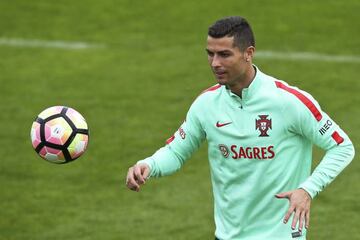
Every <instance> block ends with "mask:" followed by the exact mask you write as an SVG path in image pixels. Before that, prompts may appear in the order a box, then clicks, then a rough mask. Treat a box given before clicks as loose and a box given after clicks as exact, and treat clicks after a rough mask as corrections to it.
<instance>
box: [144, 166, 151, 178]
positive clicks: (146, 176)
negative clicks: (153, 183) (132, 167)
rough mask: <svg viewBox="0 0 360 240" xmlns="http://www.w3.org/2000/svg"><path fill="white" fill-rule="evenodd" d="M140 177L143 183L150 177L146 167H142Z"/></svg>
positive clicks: (148, 169)
mask: <svg viewBox="0 0 360 240" xmlns="http://www.w3.org/2000/svg"><path fill="white" fill-rule="evenodd" d="M142 172H143V173H142V176H143V178H144V179H145V181H146V180H147V179H148V178H149V175H150V168H149V167H148V166H144V167H143V169H142Z"/></svg>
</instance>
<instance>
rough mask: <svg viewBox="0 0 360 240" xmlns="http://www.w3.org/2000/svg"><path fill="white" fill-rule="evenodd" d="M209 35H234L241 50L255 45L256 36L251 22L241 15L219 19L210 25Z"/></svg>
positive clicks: (235, 44)
mask: <svg viewBox="0 0 360 240" xmlns="http://www.w3.org/2000/svg"><path fill="white" fill-rule="evenodd" d="M208 35H209V36H210V37H213V38H222V37H225V36H227V37H232V36H234V46H236V47H238V48H239V49H240V50H241V51H244V50H245V49H246V48H248V47H250V46H253V47H255V38H254V34H253V31H252V30H251V27H250V24H249V23H248V21H246V19H245V18H243V17H240V16H231V17H226V18H222V19H219V20H217V21H216V22H215V23H214V24H213V25H211V26H210V27H209V30H208Z"/></svg>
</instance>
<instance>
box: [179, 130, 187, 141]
mask: <svg viewBox="0 0 360 240" xmlns="http://www.w3.org/2000/svg"><path fill="white" fill-rule="evenodd" d="M179 134H180V137H181V138H182V139H185V137H186V133H185V131H184V129H182V127H180V128H179Z"/></svg>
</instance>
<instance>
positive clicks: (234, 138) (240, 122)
mask: <svg viewBox="0 0 360 240" xmlns="http://www.w3.org/2000/svg"><path fill="white" fill-rule="evenodd" d="M203 124H204V129H205V132H206V138H207V140H208V142H209V144H217V145H218V144H225V145H230V146H231V145H239V144H240V145H243V146H245V147H247V146H251V147H256V146H259V147H262V146H268V145H274V144H276V143H278V142H279V141H283V140H284V138H286V134H287V129H288V126H287V125H286V124H287V123H286V121H285V116H284V115H283V113H282V112H281V110H280V108H277V107H276V106H271V104H268V105H264V106H259V107H258V106H254V107H244V108H242V109H241V108H236V107H233V106H226V105H225V106H222V107H218V108H216V107H215V108H213V109H211V110H209V111H208V114H207V116H206V118H205V117H204V121H203Z"/></svg>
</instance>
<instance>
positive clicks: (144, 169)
mask: <svg viewBox="0 0 360 240" xmlns="http://www.w3.org/2000/svg"><path fill="white" fill-rule="evenodd" d="M149 174H150V167H149V166H148V165H147V164H146V163H139V164H135V165H134V166H132V167H130V168H129V170H128V173H127V176H126V186H127V187H128V188H129V189H131V190H133V191H137V192H139V191H140V186H141V185H143V184H145V182H146V180H147V179H148V177H149Z"/></svg>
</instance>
